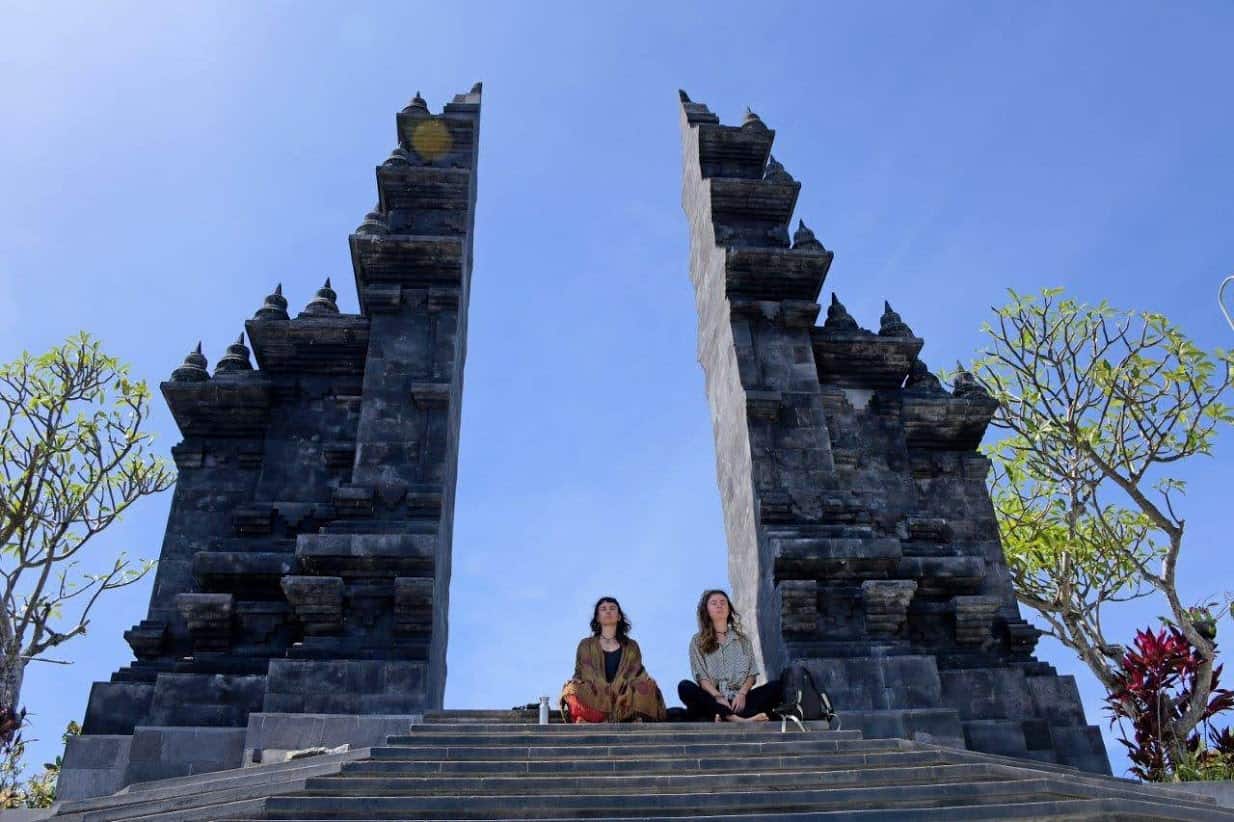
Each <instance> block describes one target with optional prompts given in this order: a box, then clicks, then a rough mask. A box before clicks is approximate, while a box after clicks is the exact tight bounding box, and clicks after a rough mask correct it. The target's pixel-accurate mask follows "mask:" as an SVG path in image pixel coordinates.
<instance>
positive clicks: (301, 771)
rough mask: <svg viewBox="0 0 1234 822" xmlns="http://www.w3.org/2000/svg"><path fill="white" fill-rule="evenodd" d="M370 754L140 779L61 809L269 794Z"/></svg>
mask: <svg viewBox="0 0 1234 822" xmlns="http://www.w3.org/2000/svg"><path fill="white" fill-rule="evenodd" d="M367 756H368V751H367V750H364V749H358V750H355V751H348V752H347V753H342V754H326V755H322V756H316V757H311V758H307V759H298V760H293V761H291V762H280V763H277V764H271V765H262V766H260V767H254V768H237V769H235V770H229V771H212V772H209V773H203V774H195V775H192V776H177V777H172V778H169V779H160V780H156V781H152V782H139V783H137V784H136V785H132V786H129V787H127V788H125V789H124V790H122V791H120V792H118V793H114V794H111V795H109V796H96V797H92V798H90V799H80V800H75V801H67V802H62V803H60V812H61V813H65V814H83V815H86V816H85V817H84V818H94V817H90V816H88V815H89V814H91V813H93V812H96V811H107V810H109V809H113V808H121V807H134V806H138V805H145V804H149V803H158V802H163V801H170V800H177V799H179V798H180V797H186V798H191V797H199V798H200V797H217V796H219V795H222V794H223V793H224V792H228V791H245V790H249V789H252V791H254V793H253V795H254V796H269V795H270V794H272V793H275V792H280V791H283V790H284V789H285V788H286V789H287V790H290V789H291V788H290V787H286V786H294V785H297V784H303V783H304V781H305V780H306V779H308V778H309V777H313V776H325V775H329V774H336V773H340V772H341V770H342V768H343V766H344V765H346V764H348V763H349V762H354V761H357V760H360V759H363V758H365V757H367Z"/></svg>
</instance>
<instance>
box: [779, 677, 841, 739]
mask: <svg viewBox="0 0 1234 822" xmlns="http://www.w3.org/2000/svg"><path fill="white" fill-rule="evenodd" d="M780 693H781V697H782V698H781V705H780V706H779V707H778V708H776V710H775V713H776V715H777V716H780V717H781V718H784V719H791V720H794V721H799V722H800V721H809V720H815V719H822V720H826V721H827V722H829V723H830V724H831V726H832V730H835V729H837V728H839V725H840V722H839V719H838V717H836V713H835V710H834V709H833V708H832V706H831V698H830V697H828V696H827V692H826V691H824V690H823V689H822V688H820V687H818V686H817V685H815V684H814V677H813V676H812V675H811V674H810V672H809V670H807V669H806V667H805V666H804V665H801V664H799V663H793V664H791V665H789V666H788V667H787V668H785V669H784V672H783V673H782V674H780ZM803 730H804V728H803Z"/></svg>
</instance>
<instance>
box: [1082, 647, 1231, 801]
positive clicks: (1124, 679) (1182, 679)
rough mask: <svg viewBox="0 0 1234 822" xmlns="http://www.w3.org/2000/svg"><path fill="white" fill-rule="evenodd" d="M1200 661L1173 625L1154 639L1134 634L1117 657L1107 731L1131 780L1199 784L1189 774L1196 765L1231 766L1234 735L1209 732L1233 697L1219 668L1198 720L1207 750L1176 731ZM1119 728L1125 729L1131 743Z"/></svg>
mask: <svg viewBox="0 0 1234 822" xmlns="http://www.w3.org/2000/svg"><path fill="white" fill-rule="evenodd" d="M1205 661H1206V660H1205V659H1204V657H1203V655H1202V654H1201V652H1200V651H1199V649H1197V648H1196V647H1195V646H1193V645H1192V644H1191V643H1190V642H1188V640H1187V637H1186V636H1185V635H1184V634H1183V632H1182V631H1181V630H1179V629H1178V628H1177V627H1176V626H1174V625H1167V626H1166V627H1164V628H1162V629H1161V630H1159V631H1157V632H1156V633H1154V632H1153V631H1152V629H1151V628H1149V629H1145V630H1143V631H1138V632H1136V636H1135V644H1134V647H1133V648H1132V649H1131V650H1129V651H1127V653H1126V654H1125V655H1124V656H1123V661H1122V666H1121V669H1120V670H1119V672H1118V674H1117V675H1116V677H1115V687H1114V688H1112V689H1111V691H1110V694H1109V696H1108V697H1106V708H1107V710H1109V712H1110V714H1111V718H1110V725H1111V726H1114V725H1118V728H1119V733H1120V735H1121V738H1120V740H1119V741H1120V742H1121V743H1122V744H1123V745H1125V746H1126V747H1127V753H1128V756H1129V758H1130V759H1131V762H1132V767H1131V773H1132V774H1133V775H1135V776H1137V777H1139V778H1140V779H1142V780H1145V781H1148V782H1163V781H1170V780H1175V779H1187V778H1191V779H1195V778H1204V777H1203V776H1196V775H1194V774H1193V771H1194V770H1195V769H1196V766H1197V763H1205V762H1208V763H1209V764H1212V759H1213V757H1214V756H1216V757H1219V758H1220V759H1221V760H1222V761H1224V760H1225V759H1226V757H1227V756H1228V757H1231V759H1230V761H1234V734H1231V732H1230V730H1229V729H1228V728H1227V729H1225V730H1224V731H1221V732H1217V731H1215V730H1214V729H1213V728H1212V727H1211V720H1212V718H1213V717H1215V716H1216V715H1217V714H1219V713H1221V712H1222V711H1227V710H1229V709H1230V708H1234V692H1232V691H1229V690H1227V689H1225V688H1221V687H1220V684H1219V683H1220V677H1221V668H1222V666H1220V665H1216V666H1213V668H1212V673H1211V674H1210V679H1209V683H1208V686H1209V687H1208V689H1207V690H1208V702H1207V704H1206V705H1205V706H1204V709H1203V711H1202V712H1201V716H1200V724H1202V725H1203V727H1204V728H1205V729H1206V731H1207V732H1208V737H1209V743H1210V745H1211V747H1209V748H1204V747H1203V741H1202V738H1201V735H1200V732H1199V730H1198V729H1197V730H1196V731H1194V732H1193V733H1191V734H1189V735H1186V736H1184V734H1181V733H1179V732H1178V731H1177V730H1176V729H1177V728H1179V726H1180V725H1181V724H1182V722H1181V720H1182V719H1183V717H1184V715H1185V714H1186V712H1187V709H1188V705H1189V703H1190V701H1191V698H1192V694H1193V693H1194V692H1195V689H1196V684H1197V677H1198V675H1199V672H1200V670H1201V669H1202V668H1203V667H1204V665H1203V663H1204V662H1205ZM1124 723H1129V724H1130V726H1131V730H1132V734H1131V736H1132V738H1131V739H1128V738H1127V728H1126V726H1125V725H1124Z"/></svg>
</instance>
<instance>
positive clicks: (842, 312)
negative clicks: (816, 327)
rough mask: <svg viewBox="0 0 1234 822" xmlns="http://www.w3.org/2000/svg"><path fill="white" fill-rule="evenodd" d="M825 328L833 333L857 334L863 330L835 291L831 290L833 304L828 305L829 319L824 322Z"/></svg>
mask: <svg viewBox="0 0 1234 822" xmlns="http://www.w3.org/2000/svg"><path fill="white" fill-rule="evenodd" d="M823 330H824V331H827V332H829V333H832V334H856V333H859V332H860V331H861V326H859V325H857V321H856V320H854V319H853V317H852V315H851V314H849V313H848V309H847V308H845V307H844V303H842V302H840V298H839V297H837V296H836V294H835V292H834V291H833V292H831V305H829V306H827V321H826V322H825V323H823Z"/></svg>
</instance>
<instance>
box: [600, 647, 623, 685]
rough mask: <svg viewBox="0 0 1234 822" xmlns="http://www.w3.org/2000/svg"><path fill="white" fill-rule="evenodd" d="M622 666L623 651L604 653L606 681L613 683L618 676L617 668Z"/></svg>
mask: <svg viewBox="0 0 1234 822" xmlns="http://www.w3.org/2000/svg"><path fill="white" fill-rule="evenodd" d="M620 664H621V649H620V648H618V649H617V650H615V651H605V652H604V681H605V682H612V681H613V677H615V676H617V666H618V665H620Z"/></svg>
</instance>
